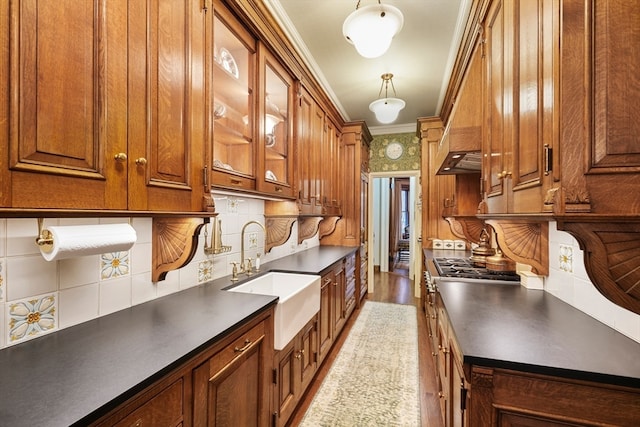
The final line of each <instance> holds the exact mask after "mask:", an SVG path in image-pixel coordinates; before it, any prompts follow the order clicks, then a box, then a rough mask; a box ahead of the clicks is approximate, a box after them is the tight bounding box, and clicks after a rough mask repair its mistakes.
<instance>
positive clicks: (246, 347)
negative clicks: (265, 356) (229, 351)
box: [233, 339, 251, 353]
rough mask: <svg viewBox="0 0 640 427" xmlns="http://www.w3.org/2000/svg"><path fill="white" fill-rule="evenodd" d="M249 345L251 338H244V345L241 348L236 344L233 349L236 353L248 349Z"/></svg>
mask: <svg viewBox="0 0 640 427" xmlns="http://www.w3.org/2000/svg"><path fill="white" fill-rule="evenodd" d="M250 346H251V340H250V339H246V340H244V346H243V347H242V348H239V347H238V346H236V348H234V349H233V351H235V352H236V353H242V352H243V351H245V350H246V349H248V348H249V347H250Z"/></svg>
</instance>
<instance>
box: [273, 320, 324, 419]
mask: <svg viewBox="0 0 640 427" xmlns="http://www.w3.org/2000/svg"><path fill="white" fill-rule="evenodd" d="M318 321H319V318H318V316H317V315H316V316H314V317H313V318H312V319H311V320H310V321H309V323H307V325H305V326H304V327H303V328H302V330H301V331H300V332H299V333H298V334H297V335H296V336H295V337H294V338H293V339H292V340H291V342H290V343H289V344H288V345H287V346H286V347H285V348H284V349H282V350H280V351H278V352H276V355H275V359H276V362H277V365H276V374H275V377H276V385H275V388H274V393H275V396H274V401H275V402H276V405H277V415H276V417H275V418H276V419H275V425H276V426H284V425H286V423H287V421H288V420H289V418H290V417H291V415H292V413H293V411H294V410H295V408H296V405H297V404H298V402H299V401H300V399H301V397H302V395H303V394H304V392H305V391H306V389H307V387H308V386H309V384H310V383H311V380H312V379H313V377H314V375H315V373H316V371H317V369H318V354H317V353H318Z"/></svg>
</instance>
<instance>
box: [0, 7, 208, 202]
mask: <svg viewBox="0 0 640 427" xmlns="http://www.w3.org/2000/svg"><path fill="white" fill-rule="evenodd" d="M2 8H3V10H2V13H1V14H0V16H1V18H0V19H2V20H3V21H4V22H3V23H2V24H3V25H2V26H1V27H2V28H3V30H2V32H3V34H2V36H1V37H0V41H1V42H2V49H1V51H2V52H3V55H2V57H1V58H0V69H1V70H2V74H3V75H5V76H9V78H8V79H7V80H6V81H8V88H7V89H8V90H3V91H2V95H0V96H1V97H2V99H1V100H2V102H0V104H2V107H0V108H2V110H3V111H2V112H4V113H6V114H3V115H2V116H3V117H8V118H9V119H8V120H2V124H1V125H0V126H1V127H0V131H1V132H2V139H3V140H5V141H8V143H3V144H2V148H0V151H4V150H8V153H7V152H6V151H4V153H5V155H3V156H2V157H3V158H5V159H8V164H7V165H6V167H3V172H2V176H3V181H4V180H6V182H7V184H3V187H4V188H5V189H3V190H2V191H3V192H2V194H1V197H0V198H1V200H0V201H1V202H2V206H6V207H14V208H65V209H118V210H122V209H129V210H176V211H200V210H202V209H203V195H204V194H203V181H202V167H204V164H203V163H202V162H203V160H202V159H203V157H204V137H203V131H204V124H205V120H204V119H205V118H204V109H203V108H204V105H205V93H204V92H203V89H202V88H203V87H204V85H203V81H202V77H201V73H200V72H199V71H198V68H197V67H198V66H199V64H200V63H201V61H202V58H203V55H204V50H203V49H204V39H203V34H204V30H203V28H204V27H203V26H204V12H203V11H202V10H201V9H200V2H199V1H195V0H193V1H187V2H184V1H178V0H162V1H158V2H151V3H146V2H134V3H131V2H126V1H119V0H116V1H115V2H112V1H109V2H107V1H106V0H98V1H88V0H83V1H77V2H62V3H60V2H48V1H38V0H28V1H20V2H6V1H5V2H2ZM5 108H8V110H5ZM4 162H5V160H3V161H2V164H1V165H4ZM78 188H82V191H78Z"/></svg>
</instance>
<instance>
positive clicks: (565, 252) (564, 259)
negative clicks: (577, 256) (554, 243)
mask: <svg viewBox="0 0 640 427" xmlns="http://www.w3.org/2000/svg"><path fill="white" fill-rule="evenodd" d="M558 262H559V264H560V270H562V271H566V272H567V273H572V272H573V247H572V246H569V245H560V255H559V260H558Z"/></svg>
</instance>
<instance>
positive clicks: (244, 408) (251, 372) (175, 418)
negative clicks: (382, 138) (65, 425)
mask: <svg viewBox="0 0 640 427" xmlns="http://www.w3.org/2000/svg"><path fill="white" fill-rule="evenodd" d="M273 312H274V308H271V309H269V310H267V311H266V312H263V313H261V314H259V315H257V316H256V317H255V318H254V319H252V320H250V321H249V322H248V323H246V324H244V325H242V326H240V327H238V328H237V329H236V330H235V331H232V332H231V333H230V334H229V335H227V336H226V337H224V338H222V339H221V340H219V341H218V342H216V343H215V344H213V345H212V346H210V347H208V348H207V349H205V350H203V351H202V352H200V353H199V354H197V355H196V356H194V357H193V358H191V359H190V360H189V361H187V362H186V363H184V364H183V365H182V366H180V367H178V368H177V369H175V370H173V371H172V372H170V373H169V374H167V375H165V376H164V377H163V378H161V379H160V380H158V381H156V382H155V383H154V384H153V385H151V386H149V387H147V388H146V389H144V390H142V391H141V392H140V393H138V394H136V395H135V396H134V397H132V398H131V399H129V400H128V401H126V402H125V403H123V404H122V405H119V406H118V407H116V408H114V409H113V410H111V411H110V412H109V413H107V414H106V415H105V416H103V417H102V418H101V419H100V420H98V421H97V422H95V423H93V424H91V425H92V426H99V427H106V426H119V427H120V426H121V427H125V426H126V427H129V426H137V427H143V426H151V427H160V426H167V427H169V426H171V427H176V426H234V427H235V426H247V427H248V426H252V427H254V426H264V427H266V426H269V425H270V424H271V417H270V414H269V413H270V391H271V387H270V384H271V378H270V375H271V367H272V366H273ZM150 357H152V355H151V356H150Z"/></svg>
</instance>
